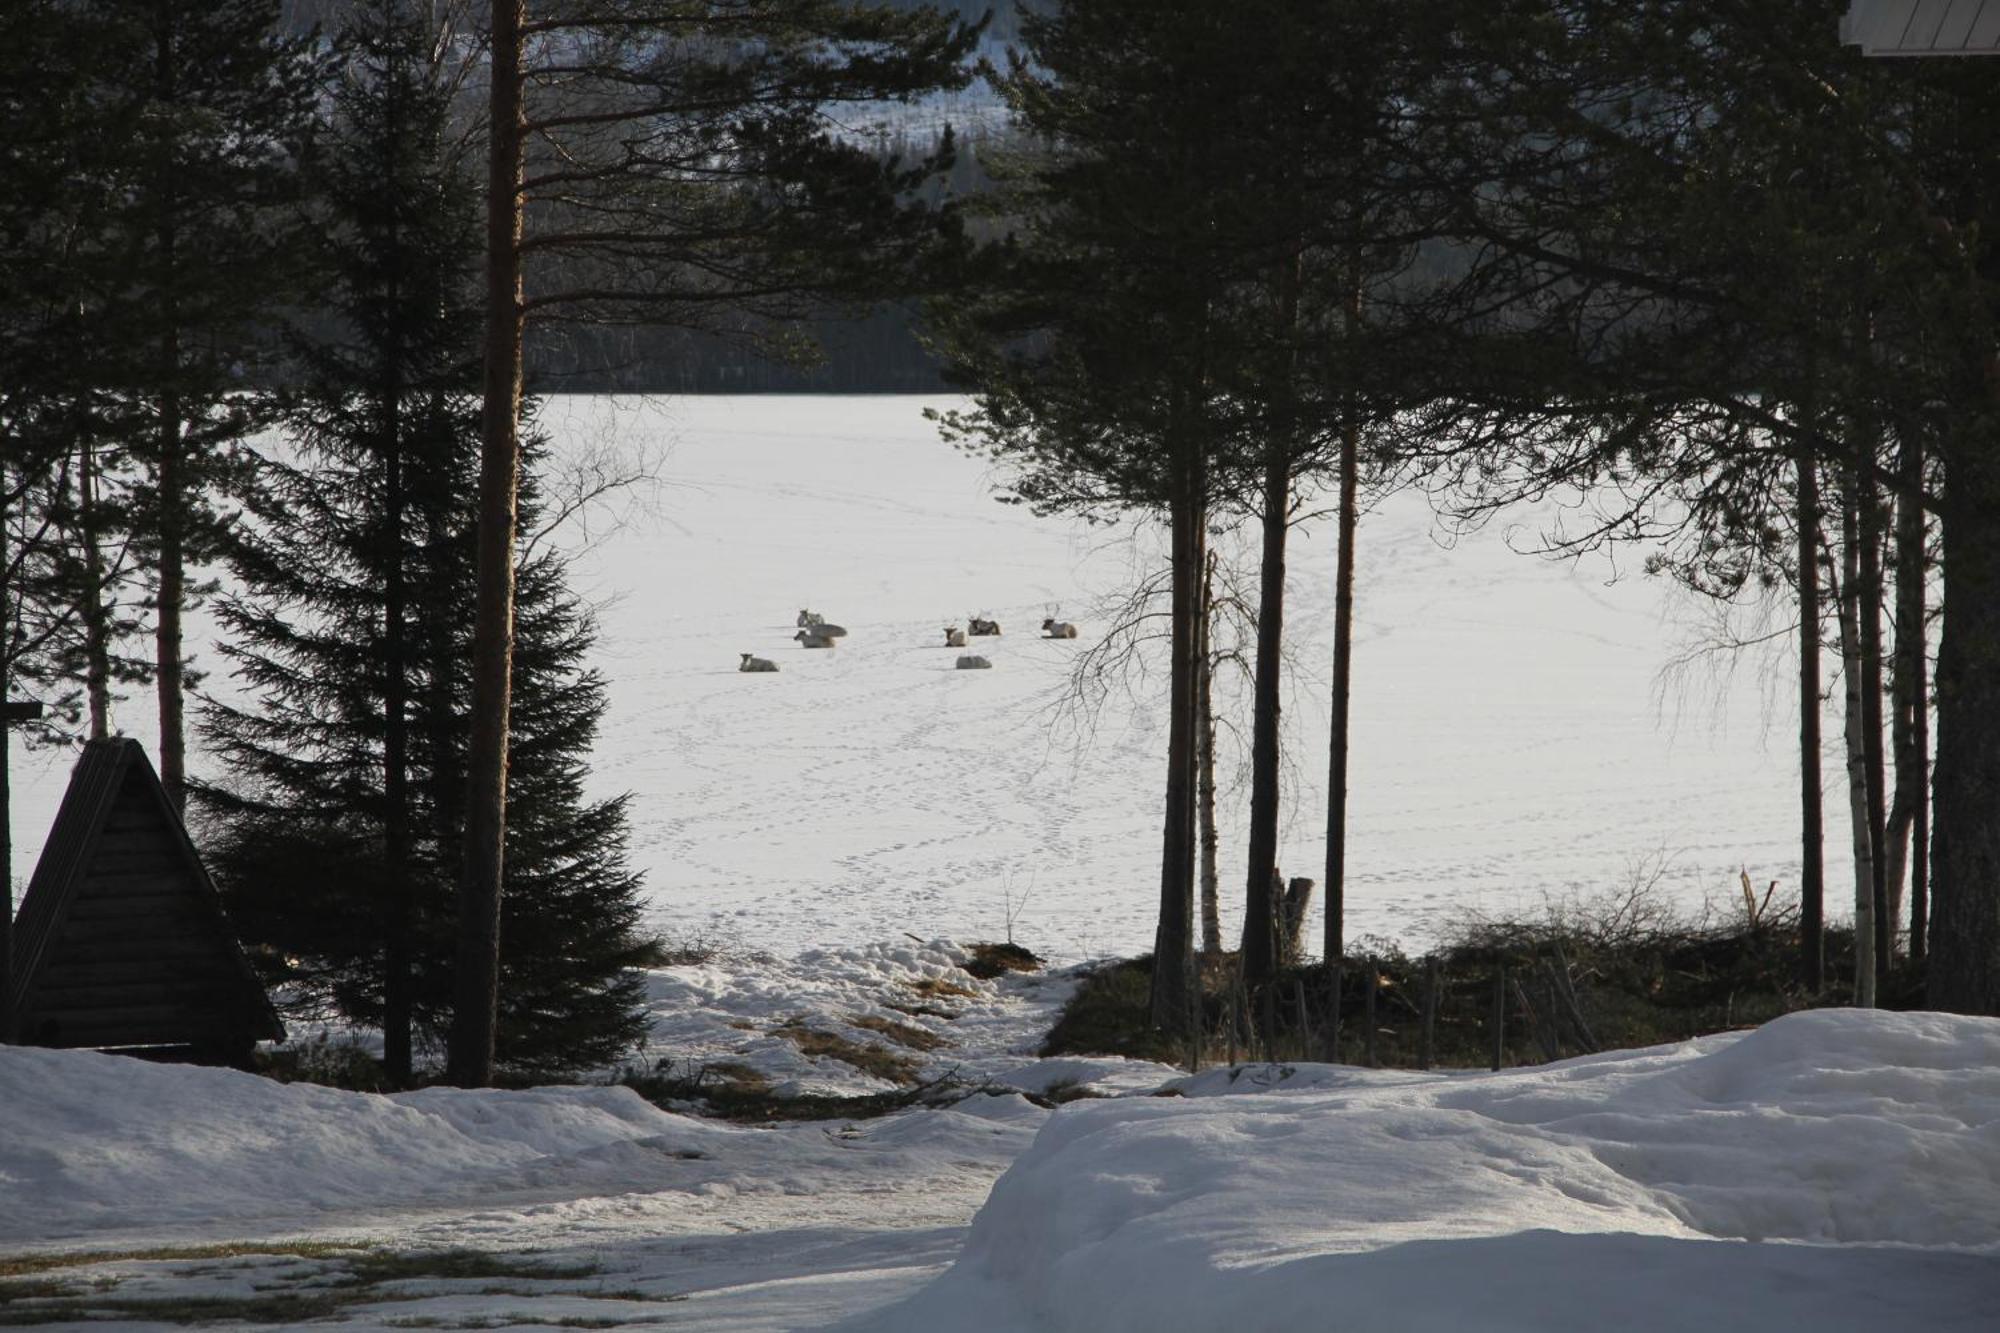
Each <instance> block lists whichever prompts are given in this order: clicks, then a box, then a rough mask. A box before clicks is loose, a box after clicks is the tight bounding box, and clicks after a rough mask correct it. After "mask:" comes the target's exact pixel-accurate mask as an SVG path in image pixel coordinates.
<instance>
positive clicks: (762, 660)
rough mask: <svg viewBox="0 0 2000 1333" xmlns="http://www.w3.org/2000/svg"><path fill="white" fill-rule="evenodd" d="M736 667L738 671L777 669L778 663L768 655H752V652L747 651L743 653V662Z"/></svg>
mask: <svg viewBox="0 0 2000 1333" xmlns="http://www.w3.org/2000/svg"><path fill="white" fill-rule="evenodd" d="M736 669H737V670H738V671H776V670H777V669H778V664H777V663H776V662H773V661H772V660H771V659H770V658H768V657H752V656H751V655H750V654H748V653H745V654H743V664H742V665H741V666H739V667H737V668H736Z"/></svg>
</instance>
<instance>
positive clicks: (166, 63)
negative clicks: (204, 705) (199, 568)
mask: <svg viewBox="0 0 2000 1333" xmlns="http://www.w3.org/2000/svg"><path fill="white" fill-rule="evenodd" d="M154 39H155V40H154V58H155V62H156V63H155V66H154V79H155V88H154V93H155V95H156V96H157V97H159V98H160V99H161V100H162V101H164V102H168V103H171V102H173V100H174V98H175V82H174V43H173V27H172V21H171V18H170V16H169V15H168V14H167V12H166V11H165V9H162V10H161V11H160V14H159V21H158V24H157V26H156V27H155V29H154ZM155 167H156V169H157V170H158V171H159V178H158V180H157V182H156V184H157V186H158V188H159V191H160V198H159V199H157V200H156V201H155V203H156V206H157V207H158V208H159V210H160V217H161V218H162V219H163V220H162V221H161V222H160V224H159V225H158V226H157V227H155V229H154V244H156V245H157V246H158V247H159V253H158V254H157V255H156V256H155V257H154V261H155V263H156V264H157V265H158V268H157V274H158V277H159V296H158V298H157V299H158V300H159V301H160V303H161V311H160V319H161V327H162V333H161V337H160V375H161V379H160V401H159V404H158V418H157V420H156V422H155V424H154V432H155V447H156V448H157V449H158V450H159V475H158V477H157V478H156V479H155V483H156V492H157V493H156V495H155V497H154V503H155V504H156V505H157V506H158V513H157V515H156V520H155V521H156V522H157V524H158V529H159V534H158V535H159V542H160V550H159V560H160V568H159V575H158V577H159V595H158V598H157V609H156V614H155V616H154V623H153V655H154V661H153V675H154V680H153V684H154V688H155V690H156V693H157V697H158V700H159V716H160V754H159V760H160V785H161V786H162V787H164V788H165V789H166V793H167V801H168V803H169V804H170V805H172V806H173V808H174V813H176V814H179V813H181V812H182V811H183V810H185V809H186V807H187V728H186V724H185V721H184V719H183V717H182V711H183V700H182V698H181V690H182V686H183V681H182V675H181V640H182V635H181V609H182V604H183V603H184V602H185V601H186V599H187V571H186V568H185V562H186V549H185V546H184V538H185V523H186V503H187V501H186V496H185V494H184V490H185V485H186V479H185V478H184V477H183V476H182V470H183V467H182V465H183V462H184V460H183V459H182V457H181V448H182V437H181V427H182V420H181V415H182V413H181V396H180V392H179V389H178V388H177V387H176V386H177V385H178V384H179V382H180V376H181V336H180V335H181V331H180V312H179V309H178V306H177V303H176V301H175V299H174V284H175V280H176V276H177V275H176V273H175V269H176V268H177V267H178V264H179V245H180V236H179V233H178V230H177V228H176V226H175V222H174V216H175V214H174V191H175V189H176V182H175V179H174V169H173V163H172V160H171V156H170V155H169V154H168V153H167V152H166V150H162V160H161V161H159V162H157V163H155Z"/></svg>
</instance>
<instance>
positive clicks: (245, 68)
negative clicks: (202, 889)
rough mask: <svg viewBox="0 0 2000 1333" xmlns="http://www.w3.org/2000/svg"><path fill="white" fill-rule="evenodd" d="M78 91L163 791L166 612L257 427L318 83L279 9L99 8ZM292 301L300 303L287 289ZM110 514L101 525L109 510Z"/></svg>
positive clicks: (105, 369)
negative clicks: (250, 373)
mask: <svg viewBox="0 0 2000 1333" xmlns="http://www.w3.org/2000/svg"><path fill="white" fill-rule="evenodd" d="M87 8H88V9H89V11H90V12H91V13H92V14H93V15H94V16H96V18H97V19H98V20H99V33H100V41H99V43H98V44H97V45H96V46H95V47H94V48H93V49H92V51H91V52H90V53H89V57H88V69H89V71H90V74H91V76H92V79H93V86H92V97H93V100H94V102H95V104H96V105H97V106H98V107H99V108H100V111H99V114H100V115H101V116H102V117H103V118H104V120H105V121H106V122H107V128H106V130H105V131H104V132H105V134H106V137H107V138H108V140H109V141H111V142H112V143H114V144H116V145H117V152H116V161H114V162H112V163H111V164H110V165H109V167H108V170H107V175H108V178H109V182H110V184H111V185H112V187H113V199H114V201H115V204H114V206H113V207H111V208H110V209H109V210H108V212H107V216H106V218H105V225H104V227H103V228H102V229H101V230H100V231H99V232H98V234H97V235H96V236H95V237H93V238H92V239H93V242H94V244H96V245H97V246H98V247H100V249H101V251H102V255H103V260H104V265H105V269H106V273H105V280H104V282H103V283H102V284H101V286H100V287H99V288H98V289H97V290H96V291H95V292H94V293H93V296H94V298H95V306H96V309H95V317H96V319H97V324H98V327H99V329H100V330H103V331H107V332H108V334H109V336H107V337H106V338H104V339H103V340H102V341H100V342H99V343H98V344H97V345H95V346H94V347H93V349H92V350H93V356H92V362H93V365H94V367H96V369H97V376H98V379H99V388H100V390H101V392H100V394H99V396H98V399H97V402H96V406H97V409H98V411H99V414H100V421H99V423H98V428H99V429H100V430H101V431H102V432H103V433H104V434H106V435H108V436H110V437H113V438H114V439H115V440H116V442H117V448H116V449H115V450H114V451H113V453H112V456H111V457H110V458H108V459H107V460H105V462H106V464H107V470H109V468H110V467H114V466H120V465H122V468H123V470H124V471H125V472H126V473H127V476H126V481H127V483H128V487H129V490H128V494H127V503H126V504H125V505H124V506H123V508H124V510H125V512H124V514H123V516H122V518H121V519H120V522H121V523H122V525H123V526H124V527H125V528H126V529H127V530H129V532H130V533H131V534H132V536H133V537H134V538H135V540H136V542H137V545H138V549H139V550H140V551H141V552H142V553H143V555H144V557H145V563H146V570H147V573H148V575H149V577H150V581H151V584H152V588H153V594H152V604H153V611H154V617H153V638H154V673H155V680H156V682H157V685H158V700H159V722H160V730H159V745H158V751H157V753H158V759H159V768H160V777H161V780H162V781H163V782H164V783H165V785H166V788H167V791H168V794H169V796H170V797H171V798H172V799H173V800H174V801H175V803H176V804H178V803H179V802H180V800H181V793H182V787H183V783H184V776H185V768H186V763H185V749H186V746H185V727H184V724H183V694H184V692H185V687H186V683H187V679H186V678H187V674H188V673H187V669H186V654H185V651H184V647H183V643H182V628H181V626H182V616H183V613H184V611H185V610H186V607H187V605H188V604H189V603H190V602H191V601H192V600H193V599H194V598H195V596H197V595H198V593H199V592H200V588H199V586H198V585H195V584H191V583H190V581H189V570H190V568H191V567H192V566H194V565H195V564H197V563H198V562H200V561H202V560H203V559H204V558H206V557H208V556H210V555H212V554H214V553H215V552H216V551H217V550H218V549H219V542H220V541H221V539H222V537H223V535H224V533H225V532H226V529H227V517H228V516H227V511H226V502H225V497H227V496H229V495H230V494H231V493H232V492H233V491H234V490H235V489H236V488H237V487H238V486H239V485H240V484H241V483H242V481H243V477H244V473H243V470H242V468H241V467H240V466H239V464H240V463H241V461H242V460H241V459H240V456H239V454H238V452H237V450H236V448H235V445H236V442H237V441H239V440H240V439H241V438H242V437H243V436H244V435H245V434H246V433H247V432H248V431H250V430H251V429H253V428H254V427H255V426H256V425H257V424H258V412H257V407H258V402H257V399H256V398H255V397H254V396H252V395H249V394H246V393H245V392H244V390H245V388H246V385H245V383H244V372H245V369H246V367H247V364H248V363H249V362H250V361H252V360H253V359H254V357H255V348H256V346H257V343H258V340H259V338H260V337H261V336H262V334H263V330H264V328H265V327H266V326H268V325H269V323H270V322H271V321H272V318H273V316H274V314H275V312H276V310H277V309H278V308H279V307H281V306H282V305H283V304H284V297H283V296H281V295H280V294H291V293H299V289H300V283H299V277H300V274H299V272H298V270H299V267H300V266H299V263H298V256H297V252H296V248H295V247H296V244H297V240H298V238H297V236H296V234H295V233H294V232H293V231H292V229H291V228H290V227H289V226H288V225H287V223H288V222H289V220H290V218H291V212H290V210H291V208H292V205H293V203H294V191H295V185H296V171H295V166H296V159H297V156H298V154H299V152H300V151H301V149H302V146H303V139H304V136H305V133H306V130H307V127H308V126H309V124H310V122H311V113H312V107H313V103H314V99H315V97H316V95H317V91H318V84H319V70H318V68H317V62H316V61H315V59H314V57H313V54H312V43H311V41H310V40H309V39H306V38H289V39H287V38H281V37H280V36H279V35H278V33H277V20H278V16H279V15H278V4H277V0H100V3H97V4H94V5H91V6H88V7H87ZM300 294H303V293H300ZM107 517H108V516H107Z"/></svg>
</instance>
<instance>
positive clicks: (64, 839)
mask: <svg viewBox="0 0 2000 1333" xmlns="http://www.w3.org/2000/svg"><path fill="white" fill-rule="evenodd" d="M13 976H14V997H13V998H14V1006H13V1008H14V1015H15V1034H16V1040H17V1041H19V1042H21V1043H22V1044H23V1045H28V1046H65V1047H93V1048H96V1049H100V1050H137V1049H140V1048H147V1050H148V1053H156V1054H162V1055H168V1054H171V1055H174V1056H178V1057H180V1058H191V1059H195V1060H200V1061H203V1062H209V1063H222V1064H236V1065H244V1064H247V1063H248V1061H249V1059H250V1054H251V1052H252V1050H253V1049H254V1048H255V1046H256V1043H257V1042H259V1041H266V1040H268V1041H278V1040H282V1039H283V1038H284V1034H285V1029H284V1026H283V1025H282V1024H281V1023H280V1022H279V1021H278V1015H277V1012H276V1010H274V1009H273V1008H272V1007H271V1001H270V997H269V996H267V995H266V994H265V993H264V988H263V986H262V984H261V983H259V981H258V980H257V976H256V973H255V972H254V971H253V970H252V968H251V966H250V961H249V959H248V958H246V957H245V956H244V954H243V948H242V946H241V945H240V944H239V943H238V942H237V939H236V936H235V933H234V932H233V931H232V930H231V929H230V926H229V921H228V919H227V918H226V917H225V916H224V915H223V911H222V901H221V899H220V897H219V896H218V895H217V894H216V891H215V885H214V884H213V883H212V882H211V881H210V880H209V878H208V872H207V871H206V870H204V869H203V868H202V864H201V858H200V857H199V856H197V855H196V854H195V849H194V844H193V843H192V842H190V841H189V840H188V835H187V829H186V828H185V826H183V825H182V823H181V821H180V816H179V815H177V814H176V813H175V812H174V809H173V806H172V805H171V804H170V803H169V802H168V800H167V793H166V790H165V788H163V787H162V786H161V785H160V778H159V775H158V774H157V773H155V772H154V771H153V765H152V763H151V762H150V761H149V760H148V759H147V758H146V752H145V751H144V750H143V749H142V748H140V745H139V743H138V742H137V741H134V740H128V739H124V738H119V739H114V740H102V741H91V742H90V743H89V744H87V745H85V746H84V748H83V755H82V757H81V758H79V759H78V760H77V763H76V768H75V770H74V771H73V772H72V773H71V774H70V780H69V791H68V792H67V793H66V794H65V795H64V797H63V803H62V808H61V809H60V810H58V811H57V812H56V821H55V825H54V827H53V828H52V829H51V830H50V831H49V839H48V843H47V845H46V846H45V847H44V848H43V849H42V856H41V860H40V861H38V862H37V863H36V865H35V875H34V878H33V879H32V880H30V881H29V883H28V892H27V894H26V896H25V897H23V898H22V900H21V911H20V915H19V917H18V918H17V919H16V921H15V928H14V973H13Z"/></svg>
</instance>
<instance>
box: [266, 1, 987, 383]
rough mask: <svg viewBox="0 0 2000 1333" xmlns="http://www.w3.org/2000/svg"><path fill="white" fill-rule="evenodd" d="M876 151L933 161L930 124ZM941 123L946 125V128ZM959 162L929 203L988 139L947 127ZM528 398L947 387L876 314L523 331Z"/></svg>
mask: <svg viewBox="0 0 2000 1333" xmlns="http://www.w3.org/2000/svg"><path fill="white" fill-rule="evenodd" d="M881 3H882V4H884V5H885V6H886V7H887V8H890V9H916V8H919V7H923V6H926V5H928V7H930V8H933V9H940V10H944V11H946V12H947V13H953V14H957V15H959V16H960V17H962V18H965V19H968V20H970V19H977V18H979V17H980V16H981V15H984V14H989V13H990V15H991V18H990V20H989V22H988V24H987V30H986V38H987V41H988V43H989V44H990V45H993V46H1004V45H1006V44H1007V43H1010V42H1013V41H1016V40H1018V38H1019V36H1020V10H1019V6H1018V3H1017V0H881ZM352 7H353V0H285V3H284V6H283V12H284V24H285V26H286V27H287V28H289V29H290V30H292V31H294V32H303V31H305V30H307V29H310V28H312V27H314V26H318V27H321V28H328V29H330V28H333V27H335V26H337V24H338V22H339V20H340V19H341V17H342V16H344V15H345V14H346V13H347V12H348V11H349V10H350V9H351V8H352ZM915 119H917V120H918V121H919V122H920V123H919V124H913V125H911V126H909V127H907V128H905V129H903V130H901V131H899V132H898V134H897V135H896V137H894V138H890V139H886V140H885V141H884V142H883V144H882V151H883V152H885V153H894V154H898V155H900V156H903V157H905V158H908V157H912V156H917V155H921V154H923V153H927V152H930V151H933V150H934V149H935V148H936V146H937V137H938V133H939V130H938V129H937V128H935V125H936V122H937V120H938V119H939V118H938V117H935V116H924V117H918V118H915ZM944 119H947V120H948V119H949V115H948V113H947V115H946V116H945V117H944ZM953 128H954V129H955V130H956V131H957V134H958V156H957V161H956V164H955V165H954V167H953V169H952V171H951V173H950V175H949V176H948V178H947V179H945V180H944V181H942V182H939V184H938V186H937V191H936V192H937V194H939V195H942V196H947V197H962V196H963V195H965V194H967V193H970V192H973V191H976V190H978V189H980V188H982V187H983V186H984V184H985V181H986V177H985V174H984V173H983V172H981V171H980V169H979V166H978V156H979V152H980V149H981V146H982V145H983V144H984V143H985V142H987V141H988V140H989V139H990V137H991V135H992V133H993V131H992V130H991V129H990V128H982V127H981V126H980V125H977V124H969V125H954V126H953ZM774 339H775V340H776V341H777V342H781V343H782V342H785V341H787V340H789V342H790V344H791V345H792V346H795V347H816V348H817V352H816V353H815V354H812V355H811V359H810V360H808V361H806V362H804V363H801V362H800V361H799V360H798V359H797V358H787V357H785V356H783V355H781V354H780V353H779V352H778V351H777V350H776V348H775V346H774V345H773V342H774ZM527 357H528V390H529V392H530V393H614V392H616V393H937V392H940V391H942V390H944V389H945V388H946V387H947V386H946V384H945V382H944V378H943V375H942V374H941V373H940V370H939V366H938V362H937V360H936V359H935V358H934V357H932V356H931V354H930V353H929V352H928V351H926V350H925V349H924V347H923V344H922V343H921V342H920V341H919V339H918V336H917V329H916V311H915V310H914V309H913V308H910V307H905V306H897V305H888V306H883V307H881V308H880V309H877V310H875V311H873V312H870V313H866V314H862V315H858V316H857V315H847V314H836V313H832V312H829V314H828V315H827V316H826V317H825V318H823V319H819V320H815V321H811V322H809V323H808V324H806V325H805V326H803V327H801V328H798V329H795V330H778V331H773V330H767V329H756V328H750V327H746V328H745V329H744V330H743V331H742V336H741V337H740V338H723V337H717V336H715V335H712V334H707V333H696V332H689V331H688V330H685V329H676V328H661V327H646V326H623V327H618V326H601V325H571V326H549V325H542V326H537V327H532V328H531V329H530V330H529V335H528V346H527Z"/></svg>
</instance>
